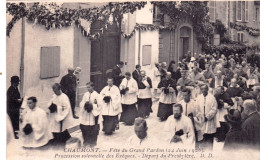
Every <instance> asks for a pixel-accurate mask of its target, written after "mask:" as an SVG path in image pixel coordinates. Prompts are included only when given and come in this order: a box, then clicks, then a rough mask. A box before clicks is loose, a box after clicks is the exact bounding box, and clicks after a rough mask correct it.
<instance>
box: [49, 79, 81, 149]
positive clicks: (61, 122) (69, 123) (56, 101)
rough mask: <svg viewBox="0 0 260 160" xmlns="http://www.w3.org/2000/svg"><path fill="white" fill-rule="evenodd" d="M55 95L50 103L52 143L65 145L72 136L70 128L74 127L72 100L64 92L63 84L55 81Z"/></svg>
mask: <svg viewBox="0 0 260 160" xmlns="http://www.w3.org/2000/svg"><path fill="white" fill-rule="evenodd" d="M52 89H53V92H54V95H53V96H52V99H51V100H50V102H49V103H48V106H49V110H50V127H51V132H52V133H53V136H54V139H53V140H52V142H51V144H52V145H54V146H58V147H59V146H61V147H63V146H65V144H66V141H67V140H68V139H69V138H70V137H71V136H70V134H69V132H68V129H69V128H72V127H74V126H75V125H76V124H75V120H74V118H73V114H72V110H71V107H70V101H69V98H68V96H67V95H66V94H64V93H62V91H61V85H60V84H59V83H55V84H54V85H53V86H52Z"/></svg>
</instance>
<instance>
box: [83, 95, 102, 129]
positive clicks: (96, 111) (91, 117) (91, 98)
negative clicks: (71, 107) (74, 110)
mask: <svg viewBox="0 0 260 160" xmlns="http://www.w3.org/2000/svg"><path fill="white" fill-rule="evenodd" d="M95 101H96V102H97V104H95V103H94V102H95ZM86 102H90V103H91V104H92V105H93V110H92V111H91V112H89V113H88V112H87V111H86V110H85V108H84V106H85V103H86ZM79 106H80V116H79V119H80V124H83V125H87V126H93V125H95V117H96V116H99V115H100V114H101V111H102V107H101V99H100V96H99V94H98V93H97V92H96V91H93V92H92V93H90V92H86V93H85V94H84V96H83V98H82V101H81V102H80V105H79ZM101 121H102V119H101V116H99V118H98V124H100V122H101Z"/></svg>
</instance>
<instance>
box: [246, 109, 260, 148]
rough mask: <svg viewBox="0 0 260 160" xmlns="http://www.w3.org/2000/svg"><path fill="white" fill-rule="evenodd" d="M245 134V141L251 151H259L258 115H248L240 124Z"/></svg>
mask: <svg viewBox="0 0 260 160" xmlns="http://www.w3.org/2000/svg"><path fill="white" fill-rule="evenodd" d="M242 129H243V131H244V132H245V133H246V134H247V141H248V144H249V145H250V147H252V149H256V150H260V114H259V113H257V112H255V113H252V114H251V115H249V116H248V117H247V118H246V120H245V121H244V122H243V124H242Z"/></svg>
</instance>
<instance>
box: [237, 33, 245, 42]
mask: <svg viewBox="0 0 260 160" xmlns="http://www.w3.org/2000/svg"><path fill="white" fill-rule="evenodd" d="M237 41H238V42H244V33H243V32H237Z"/></svg>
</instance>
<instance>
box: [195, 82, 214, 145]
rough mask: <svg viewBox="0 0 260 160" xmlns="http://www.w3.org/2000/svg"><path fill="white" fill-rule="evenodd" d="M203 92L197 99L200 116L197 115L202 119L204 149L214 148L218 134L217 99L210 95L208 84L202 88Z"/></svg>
mask: <svg viewBox="0 0 260 160" xmlns="http://www.w3.org/2000/svg"><path fill="white" fill-rule="evenodd" d="M201 92H202V94H200V95H199V96H198V97H197V98H196V108H200V109H199V110H200V111H201V113H200V114H197V118H199V117H200V118H202V122H201V126H202V129H201V131H202V134H203V141H202V146H203V147H204V149H210V150H211V149H212V148H213V140H214V134H215V133H216V129H217V126H216V113H217V101H216V99H215V97H214V96H213V95H212V94H211V93H209V87H208V86H207V85H206V84H203V85H202V86H201Z"/></svg>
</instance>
